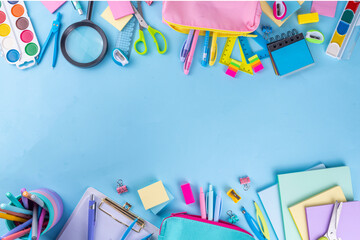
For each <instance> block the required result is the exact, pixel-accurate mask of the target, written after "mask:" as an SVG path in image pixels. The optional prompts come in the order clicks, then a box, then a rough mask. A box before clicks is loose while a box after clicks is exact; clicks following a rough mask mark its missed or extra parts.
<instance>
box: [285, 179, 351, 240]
mask: <svg viewBox="0 0 360 240" xmlns="http://www.w3.org/2000/svg"><path fill="white" fill-rule="evenodd" d="M336 201H338V202H346V198H345V195H344V193H343V191H342V190H341V187H339V186H336V187H333V188H330V189H328V190H326V191H324V192H322V193H319V194H317V195H315V196H313V197H311V198H309V199H307V200H305V201H302V202H300V203H298V204H296V205H294V206H292V207H290V208H289V211H290V214H291V216H292V218H293V220H294V222H295V225H296V227H297V230H298V231H299V234H300V237H301V239H302V240H309V235H308V228H307V221H306V213H305V208H306V207H314V206H320V205H325V204H333V203H335V202H336Z"/></svg>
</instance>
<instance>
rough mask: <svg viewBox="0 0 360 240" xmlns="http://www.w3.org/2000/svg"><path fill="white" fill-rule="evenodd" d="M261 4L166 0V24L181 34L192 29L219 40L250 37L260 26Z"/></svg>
mask: <svg viewBox="0 0 360 240" xmlns="http://www.w3.org/2000/svg"><path fill="white" fill-rule="evenodd" d="M261 12H262V11H261V6H260V2H259V1H189V2H188V1H164V2H163V9H162V17H163V22H165V23H166V24H167V25H169V26H170V27H171V28H173V29H174V30H176V31H178V32H181V33H186V34H187V33H189V30H190V29H195V30H200V34H201V35H204V33H205V31H211V32H213V33H217V35H218V36H219V37H231V36H241V35H243V36H244V35H247V34H249V33H251V32H253V31H255V30H256V28H257V27H258V26H259V23H260V17H261Z"/></svg>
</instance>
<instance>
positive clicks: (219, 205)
mask: <svg viewBox="0 0 360 240" xmlns="http://www.w3.org/2000/svg"><path fill="white" fill-rule="evenodd" d="M221 208H222V198H221V194H220V193H218V194H216V202H215V209H214V222H218V221H219V218H220V214H221Z"/></svg>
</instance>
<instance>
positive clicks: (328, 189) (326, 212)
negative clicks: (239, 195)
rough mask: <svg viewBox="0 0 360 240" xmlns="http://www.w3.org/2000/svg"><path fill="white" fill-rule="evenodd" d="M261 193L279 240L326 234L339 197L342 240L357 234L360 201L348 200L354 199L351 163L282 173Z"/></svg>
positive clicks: (312, 239)
mask: <svg viewBox="0 0 360 240" xmlns="http://www.w3.org/2000/svg"><path fill="white" fill-rule="evenodd" d="M258 195H259V197H260V199H261V201H262V204H263V206H264V208H265V209H266V212H267V215H268V218H269V220H270V222H271V223H272V227H273V229H274V231H275V233H276V235H277V238H278V239H279V240H285V239H291V240H300V239H302V240H317V239H318V238H320V237H322V236H324V234H325V233H326V232H327V228H328V225H329V222H330V218H331V214H332V209H333V204H334V203H335V202H336V201H337V202H344V204H343V210H342V213H341V215H340V223H339V229H338V236H339V237H341V239H342V240H354V236H356V232H355V231H356V227H355V226H356V225H359V224H360V202H347V201H353V188H352V183H351V174H350V169H349V167H346V166H345V167H335V168H325V165H323V164H320V165H318V166H316V167H314V168H312V169H309V170H308V171H304V172H296V173H288V174H280V175H278V184H276V185H274V186H271V187H269V188H267V189H264V190H262V191H260V192H258ZM345 202H346V203H345ZM350 228H351V230H350ZM345 232H346V233H345ZM354 234H355V235H354ZM351 236H352V237H351Z"/></svg>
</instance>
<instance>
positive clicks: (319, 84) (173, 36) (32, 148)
mask: <svg viewBox="0 0 360 240" xmlns="http://www.w3.org/2000/svg"><path fill="white" fill-rule="evenodd" d="M82 5H83V7H84V8H85V9H86V6H87V3H86V2H82ZM344 5H345V2H339V3H338V8H337V13H336V17H335V18H328V17H323V16H320V22H319V23H318V24H308V25H305V26H299V25H298V24H297V19H296V17H294V16H293V17H292V18H291V19H290V20H289V21H288V22H287V23H286V24H285V25H284V28H292V27H297V28H298V29H299V30H301V31H303V32H304V31H305V32H306V31H307V30H310V29H314V28H315V29H319V30H320V31H322V32H323V33H324V35H325V37H326V40H325V43H324V44H322V45H315V44H309V47H310V49H311V52H312V54H313V57H314V59H315V62H316V64H315V66H313V67H311V68H308V69H306V70H304V71H301V72H299V73H296V74H294V75H291V76H289V77H286V78H279V77H277V76H275V74H274V72H273V69H272V66H271V63H270V60H269V59H266V60H264V61H263V64H264V67H265V69H264V70H263V71H262V72H261V73H259V74H256V75H255V76H250V75H247V74H245V73H242V72H239V73H238V75H237V77H236V79H232V78H230V77H228V76H227V75H225V73H224V71H225V69H226V67H225V66H223V65H221V64H219V63H216V65H215V66H214V67H209V68H203V67H202V66H201V64H200V57H201V49H202V47H201V46H202V43H203V37H200V38H199V42H198V48H197V50H196V53H195V58H194V61H193V65H192V68H191V71H190V75H189V76H185V75H184V74H183V72H182V64H181V63H180V62H179V57H178V55H179V50H180V47H181V45H182V43H183V41H184V39H185V38H186V36H185V35H183V34H180V33H177V32H175V31H173V30H171V29H170V28H169V27H168V26H166V25H165V24H163V23H162V22H161V6H162V4H161V3H159V2H155V3H154V4H153V5H152V6H151V7H148V6H147V5H145V4H143V10H144V15H145V19H147V21H148V22H149V23H150V25H152V26H153V27H155V28H157V29H158V30H160V31H162V32H163V33H164V35H165V36H166V37H167V40H168V47H169V48H168V52H167V53H166V54H165V55H159V54H158V53H157V51H156V48H155V45H154V44H153V43H152V42H151V40H150V39H149V35H148V33H147V32H146V31H145V37H147V38H148V40H149V43H148V54H147V55H145V56H140V55H138V54H136V52H135V51H134V50H133V51H132V53H131V58H130V61H131V64H130V65H128V66H127V67H126V68H121V67H119V66H117V65H115V64H114V63H113V61H112V59H111V57H110V52H108V55H107V57H106V58H105V60H104V61H103V62H102V63H101V64H100V65H98V66H96V67H94V68H91V69H79V68H76V67H74V66H72V65H70V64H69V63H68V62H66V60H65V59H64V58H63V56H62V55H61V53H60V54H59V57H58V62H57V65H56V68H55V69H51V62H52V51H53V42H52V44H51V45H50V46H49V48H48V50H47V52H46V54H45V56H44V59H43V60H42V62H41V64H40V65H39V66H36V67H34V68H32V69H29V70H26V71H21V70H18V69H16V67H14V66H11V65H8V64H7V63H6V62H5V60H3V59H1V60H0V63H1V64H0V162H1V174H0V189H1V192H2V193H3V194H0V202H7V199H6V198H5V192H7V191H11V192H13V193H14V194H15V193H18V192H19V190H20V188H22V187H26V188H27V189H35V188H39V187H48V188H51V189H54V190H55V191H57V192H58V193H59V194H60V195H61V196H62V198H63V201H64V206H65V211H64V216H63V219H62V221H61V222H60V223H59V224H58V226H57V227H56V228H54V229H53V230H51V231H50V232H49V233H48V234H47V235H46V236H45V237H44V238H43V239H54V238H55V236H56V235H57V234H58V232H59V231H60V230H61V228H62V226H63V224H64V223H65V221H66V219H67V218H68V217H69V216H70V214H71V212H72V210H73V208H74V207H75V206H76V204H77V202H78V201H79V199H80V198H81V196H82V194H83V193H84V191H85V190H86V188H87V187H89V186H92V187H95V188H97V189H98V190H100V191H101V192H103V193H105V194H107V195H108V196H109V197H111V198H113V199H114V200H116V201H118V202H120V203H124V202H125V201H128V202H130V203H132V204H133V206H134V211H135V212H136V213H138V214H140V215H141V216H142V217H144V218H145V219H147V220H149V221H151V222H153V223H154V224H156V225H159V224H160V223H161V220H162V218H163V217H166V216H168V215H169V214H170V213H171V212H180V211H188V212H190V213H195V214H199V210H198V203H196V205H191V206H186V205H185V203H184V201H183V197H182V193H181V189H180V184H182V183H184V182H187V181H189V182H191V184H192V187H193V190H194V193H195V194H196V198H197V196H198V189H199V187H200V186H203V187H204V188H206V189H207V184H208V183H209V182H210V183H212V184H213V185H214V186H215V187H216V190H217V191H221V192H222V193H223V196H224V211H223V214H222V218H223V219H227V216H226V214H225V211H226V210H229V209H231V210H233V211H234V212H235V213H237V214H238V215H239V217H240V222H239V224H240V226H242V227H244V228H245V229H249V228H248V226H247V224H246V223H245V219H244V217H243V216H240V215H241V213H240V211H239V209H240V206H241V205H244V206H246V207H247V208H248V210H249V212H250V213H251V214H254V209H253V207H252V201H253V200H257V201H258V199H257V197H256V192H255V190H257V189H262V188H264V187H266V186H269V185H271V184H272V183H274V182H275V179H276V174H277V173H286V172H290V171H298V170H303V169H306V168H309V167H311V166H313V165H315V164H317V163H319V162H324V163H325V164H326V165H327V166H328V167H331V166H339V165H348V166H350V167H351V171H352V173H353V175H352V179H353V184H354V190H355V199H357V200H359V191H358V190H357V189H359V187H360V177H359V174H356V173H359V172H360V161H359V158H360V124H359V123H360V95H359V92H360V77H359V71H358V69H359V65H358V63H359V62H360V48H359V46H357V48H356V49H355V52H354V53H353V56H352V59H351V61H337V60H334V59H332V58H330V57H329V56H327V55H326V54H325V49H326V46H327V43H328V42H329V38H330V37H331V35H332V33H333V30H334V28H335V25H336V23H337V21H338V18H339V16H340V14H341V12H342V9H343V7H344ZM106 6H107V3H106V2H96V3H95V4H94V13H93V20H94V22H95V23H97V24H99V25H100V26H101V27H102V28H103V29H104V31H105V32H106V34H107V36H108V39H109V44H110V49H112V48H113V47H114V41H115V39H116V36H117V30H115V28H113V27H112V26H111V25H109V24H108V23H107V22H106V21H105V20H103V19H102V18H101V17H100V14H101V13H102V11H103V10H104V9H105V8H106ZM310 6H311V3H310V2H307V3H305V4H304V6H303V7H302V8H301V9H300V10H299V13H307V12H309V11H310ZM27 7H28V10H29V14H30V16H31V18H32V23H33V25H34V27H35V29H36V33H37V37H38V39H39V41H40V43H44V41H45V39H46V37H47V35H48V33H49V30H50V28H51V23H52V21H53V20H54V19H55V14H53V15H52V14H50V13H49V12H48V11H47V10H46V9H45V8H44V6H42V4H41V3H40V2H27ZM60 12H61V13H63V20H62V24H63V25H62V28H61V31H64V30H65V28H66V27H67V26H68V25H70V24H71V23H73V22H75V21H79V20H81V19H82V18H83V17H81V16H79V15H78V14H77V12H76V11H75V10H74V9H73V7H72V6H71V4H70V3H66V4H65V5H64V6H62V7H61V8H60ZM263 23H268V24H271V21H270V20H269V19H268V18H267V17H266V16H265V15H263V16H262V24H263ZM272 26H273V29H274V31H275V32H279V33H281V29H279V28H278V27H275V25H274V24H272ZM137 36H138V34H137V33H136V36H135V37H136V38H137ZM224 43H225V39H219V40H218V45H219V55H220V53H221V51H222V48H223V45H224ZM244 175H249V176H250V178H251V180H252V182H253V184H252V187H251V189H250V190H249V191H248V192H244V191H243V190H242V189H241V187H240V185H239V182H238V178H239V177H242V176H244ZM119 178H121V179H123V180H124V183H125V184H126V185H127V186H128V188H129V192H128V193H126V194H123V195H121V196H119V195H118V194H117V193H116V191H115V187H116V180H117V179H119ZM155 180H162V181H163V182H164V184H165V185H166V187H167V188H169V190H170V191H171V192H172V193H173V195H174V196H175V200H174V201H173V202H172V203H170V204H169V206H168V207H167V208H166V209H165V211H163V212H161V213H160V215H159V216H155V215H153V214H152V213H151V212H149V211H145V210H144V209H143V207H142V204H141V201H140V199H139V197H138V194H137V192H136V190H137V189H139V188H141V187H144V186H146V185H148V184H150V183H152V182H154V181H155ZM230 187H232V188H234V189H235V190H236V191H237V192H238V193H239V194H240V195H241V196H242V197H243V199H242V201H241V202H240V203H239V204H234V203H233V202H232V201H231V200H230V199H229V198H228V197H227V196H225V192H226V191H227V190H228V189H229V188H230ZM2 223H3V222H2V221H1V225H3V224H2ZM272 239H275V238H272Z"/></svg>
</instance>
